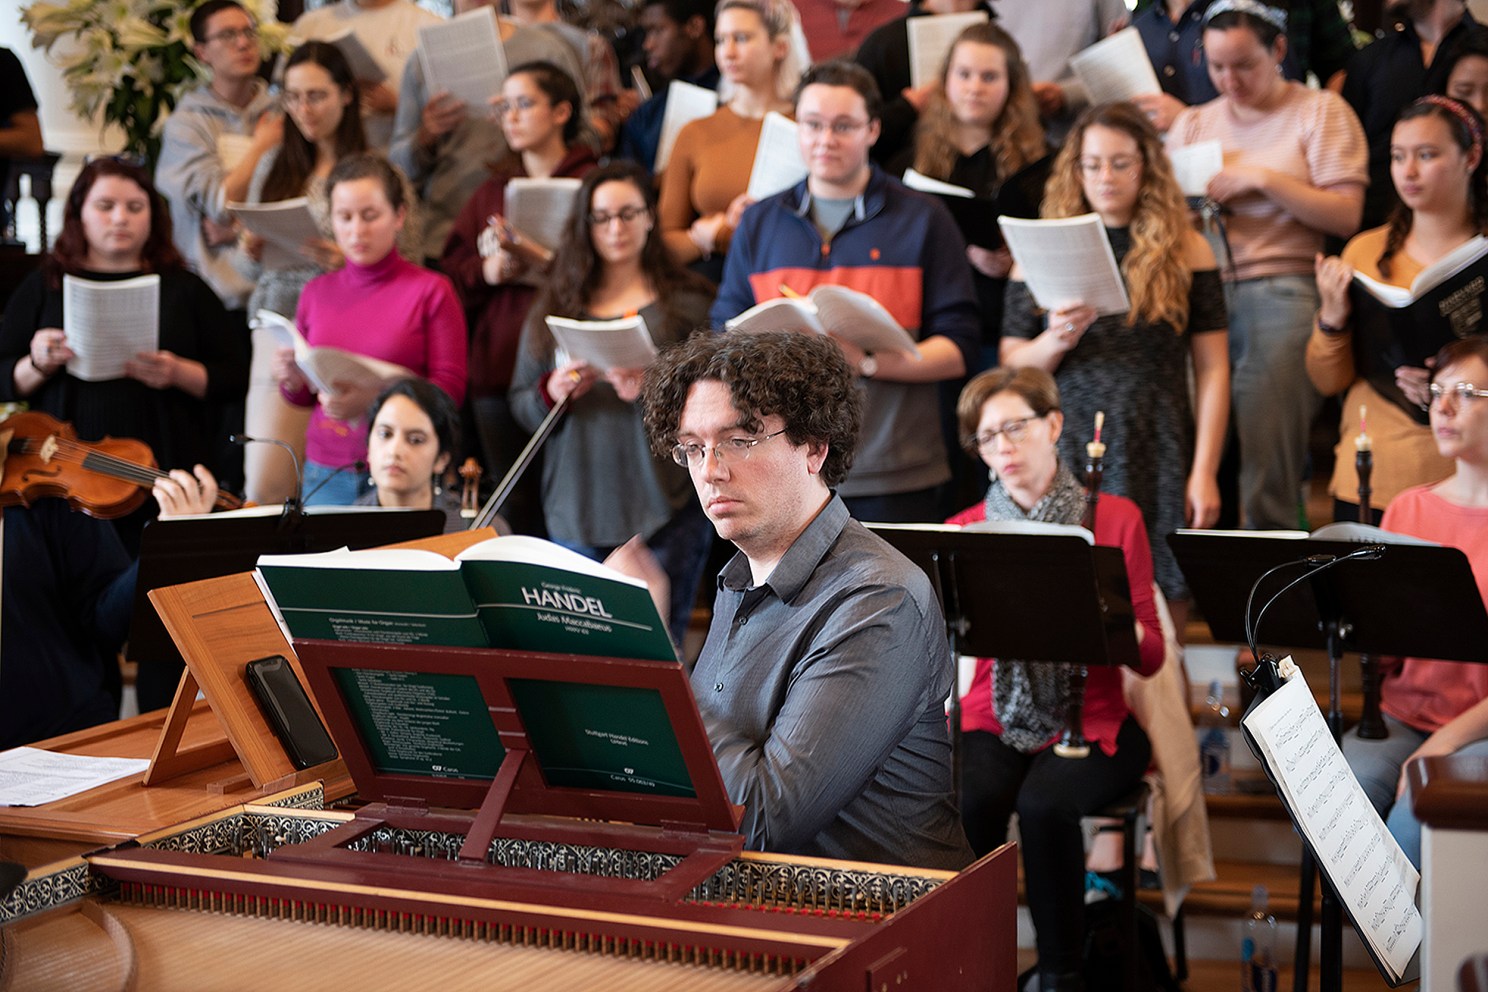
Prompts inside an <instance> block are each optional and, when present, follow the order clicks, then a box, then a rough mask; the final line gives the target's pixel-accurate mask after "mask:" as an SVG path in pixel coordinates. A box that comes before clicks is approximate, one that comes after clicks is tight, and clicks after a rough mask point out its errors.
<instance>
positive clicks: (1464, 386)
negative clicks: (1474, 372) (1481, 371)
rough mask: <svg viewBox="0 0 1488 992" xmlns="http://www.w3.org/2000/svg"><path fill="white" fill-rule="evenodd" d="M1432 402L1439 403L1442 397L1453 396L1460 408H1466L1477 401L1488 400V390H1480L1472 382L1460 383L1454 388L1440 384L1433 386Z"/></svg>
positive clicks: (1434, 383) (1433, 384) (1436, 383)
mask: <svg viewBox="0 0 1488 992" xmlns="http://www.w3.org/2000/svg"><path fill="white" fill-rule="evenodd" d="M1430 388H1431V402H1433V403H1438V402H1440V401H1441V399H1442V397H1444V396H1447V395H1449V394H1450V395H1451V397H1452V399H1453V400H1455V401H1456V402H1457V405H1458V406H1466V405H1468V404H1469V403H1471V402H1472V401H1473V400H1476V399H1488V389H1479V388H1478V387H1477V386H1474V385H1473V384H1472V383H1470V382H1459V383H1457V384H1456V385H1453V386H1443V385H1442V384H1441V383H1439V382H1433V383H1432V384H1431V387H1430Z"/></svg>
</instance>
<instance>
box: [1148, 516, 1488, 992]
mask: <svg viewBox="0 0 1488 992" xmlns="http://www.w3.org/2000/svg"><path fill="white" fill-rule="evenodd" d="M1168 546H1169V547H1171V548H1172V549H1173V555H1174V557H1176V558H1177V559H1178V565H1179V567H1180V568H1182V570H1183V574H1184V577H1185V578H1186V579H1187V580H1188V584H1189V588H1190V589H1191V590H1192V591H1193V596H1194V600H1195V601H1196V602H1197V603H1198V604H1199V607H1200V609H1201V610H1202V611H1203V614H1204V617H1205V618H1206V619H1207V620H1208V623H1209V629H1210V631H1211V632H1212V633H1213V635H1214V637H1215V639H1216V640H1219V641H1229V642H1232V643H1240V644H1244V643H1247V642H1248V640H1249V638H1247V637H1246V631H1245V620H1244V618H1245V613H1246V603H1247V602H1248V601H1249V600H1250V590H1251V587H1252V586H1254V585H1255V583H1256V581H1257V580H1258V579H1260V577H1261V576H1262V575H1263V574H1264V573H1265V572H1267V571H1268V570H1270V569H1272V568H1276V567H1278V566H1284V565H1286V564H1288V563H1291V562H1295V563H1297V570H1296V571H1294V572H1290V573H1287V574H1286V575H1285V576H1281V575H1278V576H1277V577H1276V579H1275V585H1274V586H1271V587H1270V588H1269V589H1268V590H1266V591H1265V592H1264V594H1263V595H1262V594H1258V595H1257V597H1256V605H1257V607H1259V606H1262V605H1264V604H1265V602H1266V600H1267V599H1269V598H1270V596H1271V595H1273V594H1274V593H1275V592H1276V591H1277V590H1279V589H1280V588H1281V587H1282V585H1284V584H1285V582H1286V581H1288V580H1290V579H1293V578H1296V577H1297V576H1299V575H1301V574H1303V573H1304V571H1305V570H1306V569H1308V568H1312V569H1313V571H1314V572H1315V573H1316V574H1314V575H1313V576H1312V577H1311V579H1310V581H1309V582H1307V583H1305V584H1303V585H1300V586H1298V587H1297V588H1296V589H1295V590H1293V591H1292V593H1290V594H1289V595H1288V596H1287V597H1284V598H1283V599H1281V600H1278V601H1277V603H1276V604H1275V606H1274V608H1273V609H1272V610H1271V611H1270V612H1269V613H1267V615H1266V624H1265V626H1264V629H1262V630H1257V631H1255V636H1256V641H1257V643H1265V644H1273V645H1287V646H1289V647H1291V648H1315V649H1323V650H1325V651H1327V653H1328V727H1329V729H1330V730H1331V731H1332V733H1333V738H1334V740H1335V741H1341V740H1342V737H1343V714H1342V712H1341V709H1340V705H1339V696H1340V686H1339V671H1340V667H1341V664H1342V660H1343V652H1344V651H1345V650H1350V651H1357V652H1362V653H1369V654H1380V655H1386V654H1388V655H1410V656H1414V657H1418V658H1441V659H1444V660H1448V661H1470V662H1488V611H1485V610H1484V608H1483V600H1482V597H1481V596H1480V595H1479V593H1478V587H1477V583H1476V581H1475V580H1474V579H1473V574H1472V568H1471V567H1470V566H1469V564H1468V561H1467V556H1466V555H1465V554H1463V553H1462V552H1461V551H1459V550H1458V549H1456V548H1447V547H1441V546H1438V545H1425V544H1394V543H1391V544H1386V545H1383V547H1385V549H1386V550H1385V552H1384V553H1383V555H1382V556H1381V557H1380V558H1379V559H1378V560H1374V561H1367V562H1358V563H1354V562H1350V563H1349V564H1348V565H1347V566H1346V567H1341V568H1334V569H1323V568H1320V567H1319V566H1321V565H1323V564H1325V563H1327V562H1329V561H1332V560H1334V559H1336V558H1341V557H1343V556H1345V555H1348V554H1350V553H1352V552H1356V551H1358V550H1360V548H1361V547H1362V546H1363V545H1362V544H1361V543H1360V542H1356V541H1327V540H1317V539H1304V540H1298V539H1296V538H1284V537H1264V536H1254V535H1252V534H1225V533H1218V532H1212V531H1211V532H1199V531H1179V532H1177V533H1175V534H1170V535H1168ZM1316 868H1317V864H1316V862H1315V860H1314V859H1313V858H1312V856H1311V853H1310V852H1309V851H1308V850H1307V848H1306V846H1305V844H1304V856H1303V863H1302V883H1301V884H1302V888H1303V890H1304V895H1306V896H1307V898H1305V899H1304V900H1302V902H1301V904H1300V905H1299V906H1298V918H1297V953H1296V957H1295V959H1294V968H1293V971H1294V976H1295V978H1296V979H1297V980H1298V982H1299V985H1298V988H1305V987H1306V980H1307V977H1306V976H1307V972H1308V970H1309V967H1310V963H1311V960H1310V959H1311V932H1312V899H1311V895H1310V893H1311V891H1312V884H1313V878H1314V875H1315V872H1316ZM1319 922H1320V925H1321V927H1322V934H1321V937H1320V941H1321V946H1320V955H1321V956H1320V960H1319V965H1320V978H1321V986H1322V990H1323V992H1337V990H1339V989H1341V988H1342V983H1343V948H1342V938H1343V916H1342V907H1341V906H1340V905H1339V903H1338V899H1337V895H1336V893H1334V892H1333V890H1332V886H1331V885H1329V886H1325V887H1324V889H1323V907H1322V915H1321V917H1320V920H1319Z"/></svg>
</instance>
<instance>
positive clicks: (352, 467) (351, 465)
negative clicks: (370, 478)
mask: <svg viewBox="0 0 1488 992" xmlns="http://www.w3.org/2000/svg"><path fill="white" fill-rule="evenodd" d="M348 471H354V472H365V471H367V463H366V462H365V461H363V460H362V459H360V458H358V459H357V460H356V461H354V462H347V463H346V464H345V465H338V466H336V470H335V471H334V472H332V473H331V474H330V475H328V476H326V477H325V478H324V479H321V480H320V481H319V482H318V483H316V484H315V488H314V489H312V490H310V491H309V492H308V493H306V494H305V498H304V499H303V500H301V501H300V505H301V506H304V505H305V503H306V502H307V501H308V500H309V499H310V497H312V496H314V495H315V494H316V493H318V492H320V491H321V490H322V489H324V488H325V487H326V483H328V482H330V481H331V480H332V479H334V478H335V477H336V476H338V475H340V474H341V473H342V472H348Z"/></svg>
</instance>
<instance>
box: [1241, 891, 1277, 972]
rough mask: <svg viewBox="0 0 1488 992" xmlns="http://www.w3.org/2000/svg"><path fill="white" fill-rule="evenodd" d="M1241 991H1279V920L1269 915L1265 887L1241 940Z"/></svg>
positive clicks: (1256, 894)
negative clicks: (1277, 940) (1277, 978)
mask: <svg viewBox="0 0 1488 992" xmlns="http://www.w3.org/2000/svg"><path fill="white" fill-rule="evenodd" d="M1240 992H1276V917H1274V916H1272V915H1271V914H1270V913H1268V912H1266V887H1265V886H1264V885H1257V886H1256V887H1255V888H1254V889H1253V890H1252V891H1251V896H1250V914H1249V915H1248V916H1246V917H1245V936H1244V937H1243V938H1242V939H1241V941H1240Z"/></svg>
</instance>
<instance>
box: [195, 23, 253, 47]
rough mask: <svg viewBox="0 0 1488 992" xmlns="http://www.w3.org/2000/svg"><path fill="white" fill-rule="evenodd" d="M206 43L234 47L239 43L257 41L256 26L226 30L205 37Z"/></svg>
mask: <svg viewBox="0 0 1488 992" xmlns="http://www.w3.org/2000/svg"><path fill="white" fill-rule="evenodd" d="M207 41H208V42H213V41H221V42H224V43H226V44H229V45H236V44H237V43H238V42H240V41H255V42H256V41H258V25H257V24H250V25H248V26H247V27H246V28H228V29H227V30H226V31H218V32H217V33H216V34H209V35H207Z"/></svg>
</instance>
